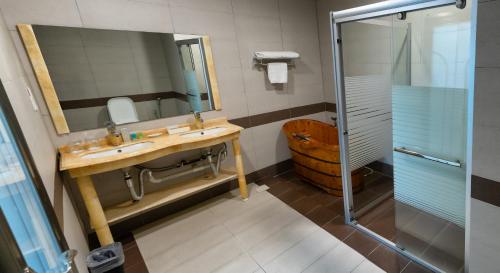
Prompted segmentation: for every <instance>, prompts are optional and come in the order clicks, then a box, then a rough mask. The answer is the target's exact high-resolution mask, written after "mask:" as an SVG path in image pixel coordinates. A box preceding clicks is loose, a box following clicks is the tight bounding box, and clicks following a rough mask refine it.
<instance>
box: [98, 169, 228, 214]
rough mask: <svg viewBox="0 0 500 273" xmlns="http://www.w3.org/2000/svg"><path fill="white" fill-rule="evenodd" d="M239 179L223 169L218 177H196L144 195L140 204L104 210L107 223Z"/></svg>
mask: <svg viewBox="0 0 500 273" xmlns="http://www.w3.org/2000/svg"><path fill="white" fill-rule="evenodd" d="M236 178H237V172H236V171H230V170H223V169H221V171H220V173H219V175H218V176H217V177H211V176H209V177H206V176H201V177H196V178H192V179H190V180H188V181H183V182H178V183H175V184H172V185H169V186H167V187H166V188H164V189H162V190H159V191H154V192H151V193H148V194H145V195H144V198H143V199H142V200H141V201H139V202H132V201H127V202H124V203H121V204H118V205H114V206H111V207H108V208H105V209H104V214H105V215H106V219H107V222H108V223H109V224H113V223H117V222H120V221H123V220H125V219H127V218H130V217H132V216H134V215H137V214H140V213H143V212H146V211H149V210H152V209H154V208H157V207H160V206H163V205H166V204H169V203H172V202H174V201H177V200H179V199H182V198H185V197H187V196H190V195H193V194H196V193H198V192H201V191H203V190H206V189H209V188H212V187H215V186H217V185H220V184H222V183H225V182H229V181H231V180H233V179H236Z"/></svg>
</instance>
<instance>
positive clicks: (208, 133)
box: [181, 127, 226, 138]
mask: <svg viewBox="0 0 500 273" xmlns="http://www.w3.org/2000/svg"><path fill="white" fill-rule="evenodd" d="M225 130H226V128H224V127H215V128H210V129H205V130H200V131H196V132H187V133H183V134H181V136H182V137H189V138H190V137H202V136H211V135H215V134H218V133H222V132H224V131H225Z"/></svg>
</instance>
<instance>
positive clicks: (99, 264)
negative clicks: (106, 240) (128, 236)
mask: <svg viewBox="0 0 500 273" xmlns="http://www.w3.org/2000/svg"><path fill="white" fill-rule="evenodd" d="M86 262H87V267H88V269H89V271H90V272H91V273H123V272H124V270H123V263H124V262H125V256H124V255H123V248H122V244H121V243H120V242H118V243H113V244H110V245H107V246H103V247H100V248H97V249H94V250H92V251H91V252H90V253H89V255H87V260H86Z"/></svg>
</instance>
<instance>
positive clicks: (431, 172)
mask: <svg viewBox="0 0 500 273" xmlns="http://www.w3.org/2000/svg"><path fill="white" fill-rule="evenodd" d="M469 18H470V11H469V10H468V9H465V10H459V9H457V8H456V7H454V6H448V7H441V8H434V9H429V10H422V11H415V12H410V13H408V14H407V15H406V20H404V21H403V22H407V23H408V24H409V25H411V43H410V50H409V51H410V58H409V59H410V70H409V71H407V73H400V74H394V77H393V86H392V114H393V150H394V152H393V161H394V165H393V166H394V200H395V225H396V226H395V227H396V231H397V232H396V236H395V237H394V241H395V243H396V244H397V245H398V247H400V248H402V249H404V250H406V251H408V252H410V253H412V254H413V255H415V256H418V257H421V258H422V259H423V260H425V261H427V262H429V263H431V264H433V265H434V266H436V267H438V268H440V269H441V270H444V271H446V272H460V270H462V268H463V260H464V239H465V234H464V225H465V184H466V175H465V164H466V163H467V162H466V138H467V136H466V131H467V128H466V125H467V93H468V92H467V91H468V90H467V72H468V67H469V66H468V60H469V57H470V54H469V46H470V43H469V41H470V25H469V24H470V23H469ZM394 20H397V19H396V18H394ZM394 48H396V47H394ZM393 53H395V52H393ZM394 60H395V63H394V67H400V66H401V64H399V63H398V62H397V59H394ZM405 82H406V83H405Z"/></svg>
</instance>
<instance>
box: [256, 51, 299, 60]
mask: <svg viewBox="0 0 500 273" xmlns="http://www.w3.org/2000/svg"><path fill="white" fill-rule="evenodd" d="M298 57H300V55H299V53H297V52H293V51H258V52H255V58H256V59H258V60H262V59H297V58H298Z"/></svg>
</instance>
